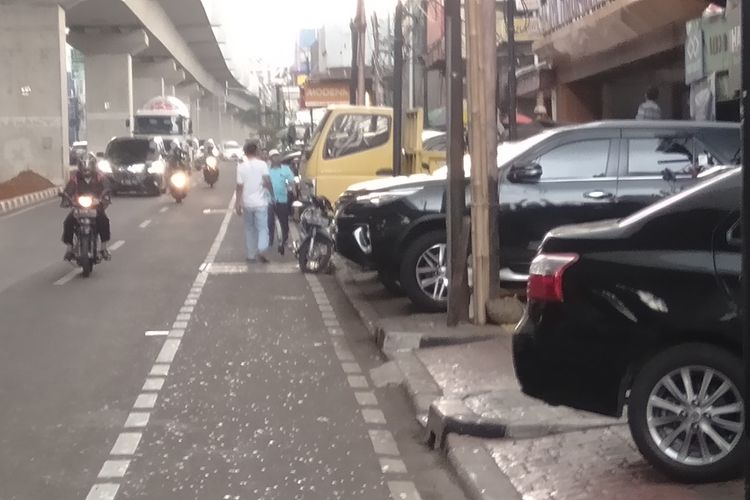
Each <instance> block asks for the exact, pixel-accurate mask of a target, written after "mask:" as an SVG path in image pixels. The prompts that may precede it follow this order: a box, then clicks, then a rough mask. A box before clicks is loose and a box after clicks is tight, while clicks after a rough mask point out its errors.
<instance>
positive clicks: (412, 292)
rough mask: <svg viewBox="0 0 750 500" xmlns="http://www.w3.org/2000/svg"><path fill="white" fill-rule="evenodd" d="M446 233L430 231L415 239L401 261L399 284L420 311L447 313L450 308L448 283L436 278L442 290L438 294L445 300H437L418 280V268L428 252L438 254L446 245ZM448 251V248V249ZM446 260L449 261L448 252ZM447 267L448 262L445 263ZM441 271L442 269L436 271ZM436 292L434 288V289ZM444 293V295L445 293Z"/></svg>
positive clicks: (437, 284) (437, 263) (438, 265)
mask: <svg viewBox="0 0 750 500" xmlns="http://www.w3.org/2000/svg"><path fill="white" fill-rule="evenodd" d="M446 240H447V238H446V235H445V231H440V230H438V231H430V232H429V233H425V234H423V235H421V236H419V237H417V238H416V239H414V240H413V241H412V242H411V243H409V245H408V246H407V247H406V250H405V251H404V253H403V258H402V260H401V269H400V273H399V282H400V283H401V287H402V288H403V289H404V292H405V293H406V295H407V296H408V297H409V299H410V300H411V301H412V302H413V303H414V304H415V305H416V306H417V307H418V308H420V309H422V310H425V311H431V312H440V311H445V310H446V309H447V308H448V300H447V299H448V291H447V281H445V282H442V281H441V278H440V277H436V283H435V286H439V287H443V286H444V287H445V290H443V289H442V288H440V289H439V290H438V291H437V292H438V295H439V296H440V297H444V298H443V299H436V298H435V297H434V295H435V294H434V293H429V290H428V291H427V292H426V291H424V290H423V289H422V286H421V285H420V283H419V282H418V280H417V266H418V265H420V262H424V260H423V259H424V258H425V254H426V253H428V252H437V250H438V248H439V246H440V245H442V246H444V247H445V245H446ZM446 250H447V248H446ZM444 253H445V254H446V257H445V259H447V251H446V252H444ZM443 264H444V265H445V266H447V260H446V261H445V262H444V263H443ZM435 266H436V267H438V268H439V267H442V266H441V265H440V263H439V262H436V263H435ZM436 271H438V272H439V271H440V269H436ZM432 290H433V292H434V291H435V289H434V287H433V288H432ZM443 292H444V293H443Z"/></svg>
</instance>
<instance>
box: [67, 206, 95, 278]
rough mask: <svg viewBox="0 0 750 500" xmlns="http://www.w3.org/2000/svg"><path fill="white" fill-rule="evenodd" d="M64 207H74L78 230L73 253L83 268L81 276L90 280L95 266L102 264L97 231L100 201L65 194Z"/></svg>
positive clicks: (74, 237)
mask: <svg viewBox="0 0 750 500" xmlns="http://www.w3.org/2000/svg"><path fill="white" fill-rule="evenodd" d="M62 197H63V206H72V207H73V217H74V218H75V221H76V225H75V227H76V230H75V232H74V233H73V253H74V255H75V262H76V263H77V264H78V265H79V266H80V267H81V270H82V272H81V274H82V275H83V277H84V278H88V277H89V275H90V274H91V271H93V270H94V265H96V264H99V263H100V262H101V257H100V256H99V248H98V246H99V234H98V233H97V230H96V216H97V207H98V206H99V204H100V200H98V199H96V198H95V197H93V196H90V195H80V196H77V197H76V198H75V199H73V198H71V197H70V196H68V195H67V194H65V193H63V194H62Z"/></svg>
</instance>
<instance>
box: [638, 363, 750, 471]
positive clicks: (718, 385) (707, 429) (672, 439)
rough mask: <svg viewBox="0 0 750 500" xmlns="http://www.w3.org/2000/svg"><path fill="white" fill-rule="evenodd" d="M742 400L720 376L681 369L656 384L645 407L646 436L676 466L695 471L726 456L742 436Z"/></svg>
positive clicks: (707, 370)
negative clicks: (649, 437)
mask: <svg viewBox="0 0 750 500" xmlns="http://www.w3.org/2000/svg"><path fill="white" fill-rule="evenodd" d="M744 419H745V415H744V409H743V401H742V397H741V395H740V392H739V390H738V388H737V387H736V386H735V385H734V383H732V381H731V380H730V379H729V378H728V377H727V376H726V375H724V374H723V373H721V372H719V371H717V370H715V369H712V368H709V367H707V366H695V365H693V366H685V367H682V368H679V369H677V370H674V371H672V372H670V373H669V374H667V375H665V376H664V377H663V378H662V379H661V380H659V381H658V382H657V383H656V385H655V386H654V388H653V389H652V391H651V394H650V395H649V398H648V404H647V407H646V422H647V425H648V430H649V434H650V436H651V439H653V441H654V443H655V444H656V445H657V446H658V448H659V449H660V450H661V451H662V452H663V453H664V454H665V455H667V456H668V457H669V458H671V459H672V460H674V461H675V462H677V463H680V464H684V465H688V466H701V465H708V464H711V463H715V462H717V461H719V460H721V459H722V458H724V457H725V456H727V455H728V454H729V453H730V452H731V451H732V450H733V449H734V448H735V447H736V446H737V443H738V442H739V440H740V437H741V436H742V429H743V426H744V421H745V420H744Z"/></svg>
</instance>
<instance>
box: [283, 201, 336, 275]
mask: <svg viewBox="0 0 750 500" xmlns="http://www.w3.org/2000/svg"><path fill="white" fill-rule="evenodd" d="M292 206H293V208H294V209H295V210H301V214H300V216H299V224H298V228H299V234H300V239H299V241H295V242H293V243H292V251H293V252H294V255H295V256H296V257H297V261H298V262H299V267H300V269H301V270H302V272H303V273H325V272H328V270H329V269H330V266H331V257H333V252H334V238H333V235H332V229H333V206H331V202H330V201H328V199H327V198H325V197H323V196H311V197H310V199H309V201H308V202H307V203H303V202H301V201H295V202H294V203H293V204H292Z"/></svg>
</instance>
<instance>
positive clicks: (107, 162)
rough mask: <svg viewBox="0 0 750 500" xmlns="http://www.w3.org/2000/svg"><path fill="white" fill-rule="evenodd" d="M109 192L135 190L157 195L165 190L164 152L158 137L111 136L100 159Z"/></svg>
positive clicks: (101, 169)
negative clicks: (109, 188) (108, 183)
mask: <svg viewBox="0 0 750 500" xmlns="http://www.w3.org/2000/svg"><path fill="white" fill-rule="evenodd" d="M99 170H100V171H101V172H102V174H104V175H106V176H107V177H108V178H109V181H110V185H111V186H112V192H113V193H115V194H117V193H123V192H136V193H146V194H151V195H154V196H158V195H160V194H162V193H164V192H165V191H166V180H165V178H164V172H165V170H166V152H165V149H164V143H163V142H162V140H161V139H160V138H158V137H156V138H151V139H145V138H135V137H117V138H115V139H112V140H111V141H110V143H109V144H108V145H107V149H106V150H105V152H104V158H103V159H102V160H101V161H100V162H99Z"/></svg>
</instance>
